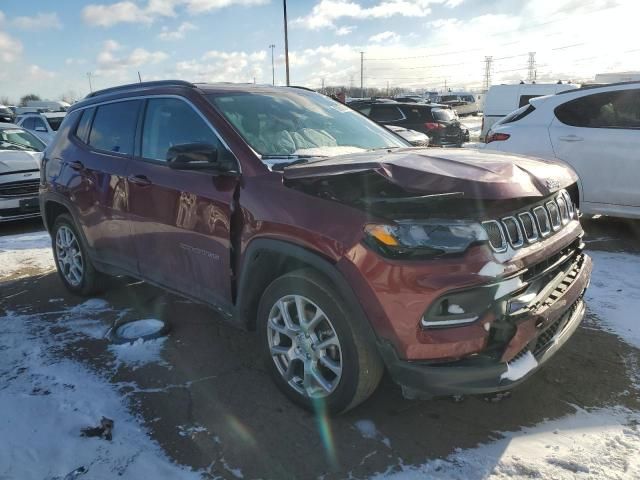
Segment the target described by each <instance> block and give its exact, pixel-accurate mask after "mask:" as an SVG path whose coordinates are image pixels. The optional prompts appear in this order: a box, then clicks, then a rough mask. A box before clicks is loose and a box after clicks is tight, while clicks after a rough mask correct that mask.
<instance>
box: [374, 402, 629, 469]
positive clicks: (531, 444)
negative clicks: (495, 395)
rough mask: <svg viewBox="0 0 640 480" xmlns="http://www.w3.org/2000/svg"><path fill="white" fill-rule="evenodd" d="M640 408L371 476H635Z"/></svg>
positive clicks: (584, 415) (576, 417) (605, 412)
mask: <svg viewBox="0 0 640 480" xmlns="http://www.w3.org/2000/svg"><path fill="white" fill-rule="evenodd" d="M638 422H640V413H638V412H631V411H629V410H626V409H623V408H605V409H597V410H593V411H586V410H580V409H578V410H577V412H576V413H575V414H573V415H569V416H567V417H564V418H561V419H558V420H553V421H549V422H544V423H542V424H539V425H536V426H534V427H528V428H523V429H522V430H520V431H518V432H505V433H502V436H503V437H504V438H502V439H500V440H497V441H495V442H492V443H488V444H483V445H480V446H478V447H476V448H472V449H468V450H458V451H457V452H455V453H453V454H452V455H450V456H448V457H447V458H445V459H436V460H431V461H429V462H427V463H425V464H424V465H422V466H420V467H406V466H401V470H400V471H399V472H395V473H392V472H385V473H382V474H380V475H377V476H375V477H373V478H374V479H377V480H380V479H391V480H423V479H425V478H429V479H439V480H467V479H472V478H477V479H479V478H482V479H505V478H508V479H530V478H541V479H546V478H553V479H558V480H562V479H567V480H569V479H571V480H573V479H625V478H628V479H632V478H640V455H638V452H639V451H640V428H639V427H638Z"/></svg>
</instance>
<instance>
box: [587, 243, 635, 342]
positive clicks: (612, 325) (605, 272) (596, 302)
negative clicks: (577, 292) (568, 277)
mask: <svg viewBox="0 0 640 480" xmlns="http://www.w3.org/2000/svg"><path fill="white" fill-rule="evenodd" d="M588 253H589V255H590V256H591V258H592V259H593V275H592V276H591V285H590V287H589V288H588V289H587V293H586V300H587V308H588V309H589V311H590V312H593V313H595V314H596V315H597V316H598V320H599V321H600V323H601V325H602V326H603V327H604V328H605V329H606V330H608V331H610V332H612V333H615V334H617V335H618V336H620V338H622V339H623V340H624V341H626V342H627V343H629V344H631V345H633V346H635V347H637V348H640V314H639V312H640V255H631V254H628V253H611V252H600V251H590V252H588Z"/></svg>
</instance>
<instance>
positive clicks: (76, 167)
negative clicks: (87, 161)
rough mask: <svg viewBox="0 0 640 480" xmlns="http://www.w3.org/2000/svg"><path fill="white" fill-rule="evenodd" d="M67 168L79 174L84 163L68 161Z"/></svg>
mask: <svg viewBox="0 0 640 480" xmlns="http://www.w3.org/2000/svg"><path fill="white" fill-rule="evenodd" d="M69 166H70V167H71V168H72V169H74V170H75V171H77V172H79V171H80V170H84V163H82V162H81V161H80V160H72V161H70V162H69Z"/></svg>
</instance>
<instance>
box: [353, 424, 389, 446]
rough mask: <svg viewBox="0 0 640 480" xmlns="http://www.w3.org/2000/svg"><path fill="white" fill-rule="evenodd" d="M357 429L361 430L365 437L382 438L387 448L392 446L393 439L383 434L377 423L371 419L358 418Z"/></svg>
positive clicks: (371, 438)
mask: <svg viewBox="0 0 640 480" xmlns="http://www.w3.org/2000/svg"><path fill="white" fill-rule="evenodd" d="M354 426H355V427H356V429H357V430H358V431H359V432H360V435H362V437H363V438H368V439H370V440H378V439H379V440H380V441H381V442H382V443H383V444H384V445H385V446H386V447H387V448H391V440H389V438H388V437H385V436H384V435H382V434H381V433H380V432H379V431H378V429H377V428H376V424H375V423H373V422H372V421H371V420H358V421H357V422H356V423H354Z"/></svg>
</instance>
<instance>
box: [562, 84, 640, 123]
mask: <svg viewBox="0 0 640 480" xmlns="http://www.w3.org/2000/svg"><path fill="white" fill-rule="evenodd" d="M555 113H556V117H558V120H560V121H561V122H562V123H564V124H566V125H571V126H574V127H587V128H629V129H638V128H640V90H638V89H636V90H619V91H615V92H604V93H595V94H593V95H587V96H585V97H581V98H577V99H575V100H571V101H569V102H567V103H565V104H563V105H560V106H559V107H557V108H556V110H555Z"/></svg>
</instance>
